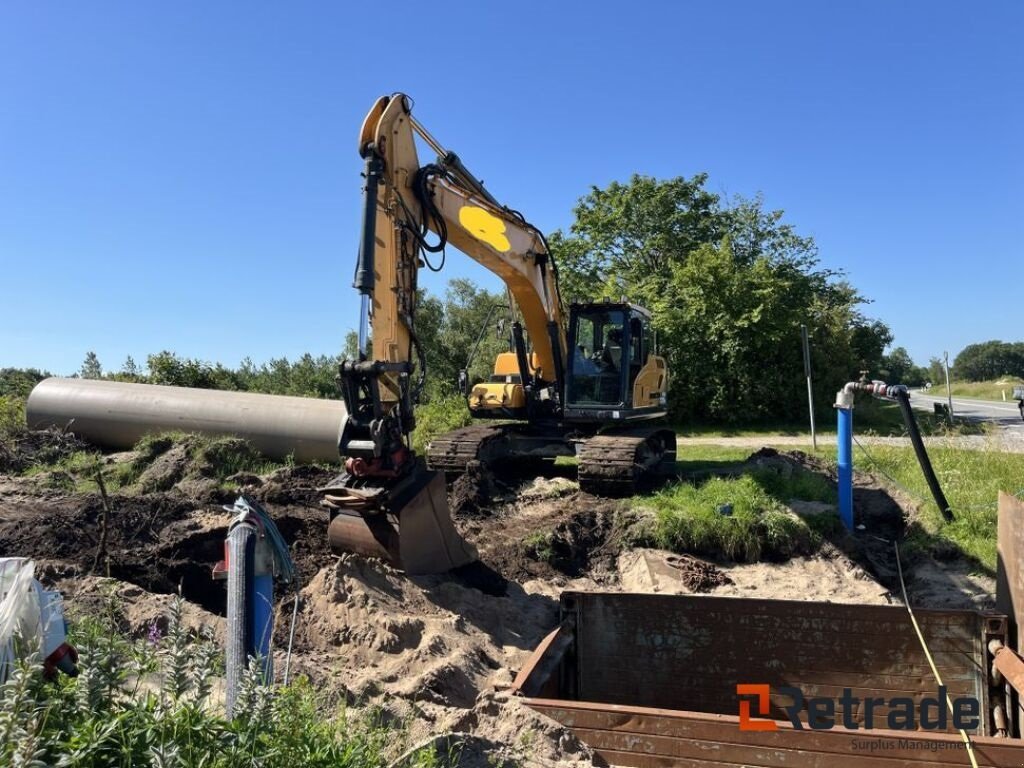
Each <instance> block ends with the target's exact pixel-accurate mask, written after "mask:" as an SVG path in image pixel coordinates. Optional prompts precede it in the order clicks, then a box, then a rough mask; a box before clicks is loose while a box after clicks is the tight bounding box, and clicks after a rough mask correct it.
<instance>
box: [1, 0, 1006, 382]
mask: <svg viewBox="0 0 1024 768" xmlns="http://www.w3.org/2000/svg"><path fill="white" fill-rule="evenodd" d="M1022 40H1024V4H1022V3H1016V2H1006V3H997V2H984V3H973V4H968V3H963V2H960V3H948V2H934V1H932V0H929V1H927V2H925V1H921V2H894V1H892V0H884V1H883V0H877V1H876V2H848V3H838V2H820V1H818V2H803V3H798V2H753V1H751V2H714V3H710V2H703V3H697V2H660V3H655V2H630V3H602V2H545V3H533V2H516V3H501V4H499V3H482V2H472V3H447V2H417V3H414V4H404V3H399V2H391V3H362V4H357V3H342V2H322V3H317V2H299V3H277V2H273V3H272V2H252V3H249V2H246V3H241V2H239V3H227V2H223V3H209V2H174V3H140V2H123V3H114V2H98V1H97V2H88V3H83V2H78V3H76V2H64V3H57V2H31V1H24V2H23V1H16V0H7V1H6V2H4V3H3V4H2V5H0V281H2V282H0V288H2V292H0V366H7V365H14V366H36V367H41V368H47V369H50V370H51V371H54V372H61V373H69V372H72V371H74V370H76V369H77V368H78V366H79V364H80V362H81V360H82V358H83V357H84V355H85V352H86V351H87V350H89V349H94V350H95V351H96V352H97V353H98V355H99V357H100V360H101V361H102V362H103V363H104V365H105V366H106V367H108V368H118V367H120V365H121V363H122V361H123V360H124V358H125V356H126V355H128V354H131V355H133V356H134V357H135V359H136V360H137V361H139V362H140V363H141V362H142V361H143V360H144V358H145V355H146V354H147V353H151V352H156V351H159V350H161V349H171V350H174V351H176V352H178V353H179V354H182V355H188V356H193V357H199V358H203V359H207V360H220V361H223V362H226V363H229V364H234V363H237V362H238V361H239V360H240V359H241V358H243V357H245V356H250V357H252V358H253V359H254V360H257V361H261V360H265V359H267V358H269V357H272V356H280V355H287V356H289V357H294V356H296V355H298V354H300V353H302V352H304V351H307V350H308V351H311V352H314V353H334V352H337V351H338V350H339V349H340V346H341V343H342V340H343V337H344V333H345V331H346V329H348V328H351V327H353V326H354V325H355V323H356V306H357V303H356V300H355V295H354V292H353V291H352V289H351V288H350V283H351V278H352V270H353V263H354V259H355V252H356V242H357V234H358V222H359V195H360V178H359V172H360V169H361V165H360V160H359V158H358V155H357V153H356V134H357V131H358V128H359V125H360V122H361V120H362V117H363V115H364V113H365V111H366V110H367V108H368V107H369V106H370V105H371V104H372V102H373V100H374V99H375V98H376V97H377V96H378V95H381V94H383V93H389V92H391V91H394V90H402V91H405V92H407V93H409V94H411V95H412V96H413V97H414V99H415V102H416V114H417V115H418V117H419V118H420V119H421V120H422V121H423V122H424V123H425V124H426V125H427V126H428V127H429V128H430V129H431V130H432V132H433V133H434V134H435V136H437V137H438V138H439V139H440V140H441V141H442V142H444V143H445V144H446V145H448V146H449V147H451V148H454V149H455V150H457V151H458V152H459V153H460V154H461V155H462V157H463V158H464V159H465V161H466V162H467V165H469V166H470V167H471V168H472V169H473V170H474V171H475V172H476V174H477V175H478V176H480V177H482V178H483V179H484V180H485V181H486V182H487V183H488V186H489V188H490V189H491V190H492V191H493V192H494V193H495V194H496V195H497V196H498V197H499V198H500V199H502V200H503V201H505V202H507V203H508V204H510V205H513V206H514V207H516V208H519V209H521V210H523V211H524V212H526V213H527V215H528V216H529V217H530V218H531V220H533V221H534V222H535V223H537V224H538V225H539V226H541V227H543V228H545V229H548V230H551V229H554V228H557V227H564V226H566V225H568V224H569V222H570V221H571V209H572V206H573V204H574V202H575V201H576V199H577V198H578V197H579V196H580V195H582V194H584V193H585V192H586V191H587V190H588V188H589V187H590V185H595V184H596V185H604V184H606V183H608V182H610V181H612V180H613V179H626V178H628V176H629V175H630V174H631V173H633V172H634V171H637V172H641V173H647V174H654V175H657V176H661V177H668V176H673V175H680V174H683V175H690V174H693V173H696V172H698V171H707V172H708V173H710V175H711V180H710V186H711V188H712V189H713V190H714V191H718V192H723V193H727V194H734V193H739V194H743V195H753V194H755V193H757V192H759V191H760V192H763V193H764V196H765V199H766V201H767V203H768V205H769V206H771V207H776V208H782V209H784V210H785V211H786V215H787V219H788V220H789V221H791V222H792V223H794V224H795V225H796V226H797V227H798V229H799V230H800V231H801V232H803V233H805V234H811V235H813V236H814V237H815V238H816V239H817V241H818V244H819V246H820V248H821V254H822V258H823V261H824V263H825V264H826V265H827V266H829V267H833V268H839V269H843V270H845V271H846V272H847V273H848V275H849V278H850V280H851V281H852V282H853V283H854V284H855V285H856V286H857V287H858V288H860V289H861V291H862V292H863V293H864V294H865V295H867V296H869V297H871V298H872V299H874V304H872V305H871V306H870V307H868V308H867V309H868V312H869V313H871V314H873V315H876V316H878V317H880V318H882V319H884V320H885V321H886V322H888V323H889V324H890V325H891V327H892V328H893V330H894V332H895V334H896V343H897V344H902V345H904V346H906V347H907V348H908V349H909V350H910V352H911V354H912V355H913V356H914V357H915V358H916V359H917V360H918V362H920V363H924V362H926V361H927V358H928V357H929V356H930V355H935V354H940V353H941V352H942V350H943V349H945V348H948V349H949V350H950V351H951V352H954V353H955V352H956V351H957V350H959V349H960V348H961V347H962V346H964V345H965V344H967V343H969V342H972V341H977V340H983V339H989V338H1007V339H1009V338H1013V339H1020V338H1021V337H1022V336H1024V329H1022V327H1021V317H1020V312H1019V311H1018V307H1019V306H1020V294H1021V291H1022V288H1024V277H1022V275H1021V273H1020V271H1019V269H1018V266H1019V265H1020V264H1021V262H1022V260H1024V253H1022V250H1021V249H1022V243H1024V210H1022V208H1024V149H1022V141H1024V44H1022V42H1021V41H1022ZM454 276H468V277H471V278H472V279H474V280H477V281H478V282H480V283H482V284H485V285H488V286H490V287H497V283H496V281H495V280H494V278H492V277H491V276H490V275H489V274H487V273H486V272H484V271H483V270H481V269H480V268H479V267H477V266H476V265H473V264H470V263H468V260H467V259H465V258H463V257H461V256H460V255H459V254H455V255H454V256H453V257H452V258H450V259H449V266H448V268H447V270H446V273H445V275H444V276H443V277H442V278H440V279H439V278H437V277H435V276H434V275H430V274H424V275H423V277H424V279H423V283H424V284H425V285H426V286H427V287H428V288H430V289H433V290H435V291H437V290H440V289H441V288H442V287H443V283H444V281H445V280H446V279H447V278H449V277H454Z"/></svg>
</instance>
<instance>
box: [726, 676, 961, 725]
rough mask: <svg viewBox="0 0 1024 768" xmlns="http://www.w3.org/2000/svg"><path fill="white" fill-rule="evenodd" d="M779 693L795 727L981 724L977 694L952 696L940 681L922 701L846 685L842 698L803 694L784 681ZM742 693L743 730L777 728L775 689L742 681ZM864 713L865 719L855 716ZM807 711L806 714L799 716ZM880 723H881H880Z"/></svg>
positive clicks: (781, 706)
mask: <svg viewBox="0 0 1024 768" xmlns="http://www.w3.org/2000/svg"><path fill="white" fill-rule="evenodd" d="M775 693H776V694H778V697H780V698H786V699H790V700H791V702H792V703H790V704H783V703H780V701H779V699H776V702H775V703H776V709H777V710H782V712H784V713H785V717H783V718H778V719H779V720H783V721H785V720H789V722H790V723H792V725H793V727H794V728H795V729H796V730H798V731H800V730H803V729H804V728H810V729H811V730H813V731H827V730H829V729H830V728H833V727H835V726H836V725H837V724H838V725H840V726H842V727H843V728H849V729H850V730H854V731H856V730H858V729H860V728H863V729H865V730H871V729H872V728H876V727H877V728H888V729H889V730H890V731H917V730H921V731H945V730H947V729H948V728H949V727H950V726H952V727H953V728H955V729H957V730H965V731H970V730H974V729H975V728H977V727H978V726H979V724H980V723H981V704H980V703H979V701H978V700H977V699H976V698H975V697H973V696H959V697H957V698H955V699H950V698H949V695H948V693H947V690H946V686H944V685H942V686H939V690H938V692H937V694H936V696H934V697H932V696H925V697H922V698H921V701H920V703H917V702H915V701H914V699H912V698H910V697H909V696H894V697H893V698H890V699H884V698H881V697H873V696H869V697H867V698H861V697H859V696H854V695H853V690H852V689H850V688H844V689H843V694H842V696H840V697H839V698H838V699H829V698H825V697H823V696H812V697H810V698H808V697H805V696H804V693H803V691H801V690H800V689H799V688H791V687H788V686H781V687H778V688H776V689H775ZM736 696H737V697H738V698H739V714H740V730H741V731H774V730H777V729H778V722H777V720H776V718H774V717H772V699H771V696H772V688H771V686H769V685H768V684H767V683H740V684H738V685H737V686H736ZM855 712H859V713H861V717H862V718H863V720H862V721H859V720H856V719H854V713H855ZM801 715H804V718H805V719H801ZM876 723H877V724H876Z"/></svg>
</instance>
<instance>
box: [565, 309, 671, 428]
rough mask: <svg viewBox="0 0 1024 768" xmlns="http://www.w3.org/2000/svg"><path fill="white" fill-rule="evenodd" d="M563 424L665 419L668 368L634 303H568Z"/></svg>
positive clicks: (645, 313)
mask: <svg viewBox="0 0 1024 768" xmlns="http://www.w3.org/2000/svg"><path fill="white" fill-rule="evenodd" d="M569 351H570V354H569V361H568V370H567V372H566V373H567V375H566V387H565V390H566V394H565V418H566V420H567V421H577V422H580V421H584V422H585V421H591V422H602V423H606V422H616V421H633V420H637V419H651V418H658V417H660V416H664V415H665V408H666V402H665V396H666V393H667V368H666V365H665V358H663V357H660V356H659V355H658V353H657V347H656V341H655V334H654V329H653V328H652V326H651V315H650V313H649V312H648V311H647V310H646V309H644V308H643V307H639V306H637V305H635V304H629V303H618V304H614V303H611V302H601V303H588V304H573V305H572V307H571V308H570V311H569Z"/></svg>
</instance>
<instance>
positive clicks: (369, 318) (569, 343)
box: [321, 93, 676, 573]
mask: <svg viewBox="0 0 1024 768" xmlns="http://www.w3.org/2000/svg"><path fill="white" fill-rule="evenodd" d="M417 136H418V137H419V138H420V139H421V140H422V141H423V142H424V143H425V144H426V146H427V147H429V148H430V149H431V150H433V151H434V152H436V153H437V159H436V161H435V162H433V163H428V164H426V165H422V166H421V165H420V163H419V159H418V153H417V147H416V137H417ZM359 153H360V155H361V156H362V158H363V159H364V160H365V163H366V168H365V187H364V202H363V219H362V234H361V238H360V245H359V255H358V261H357V264H356V273H355V280H354V283H353V287H354V288H355V289H356V290H357V291H358V292H359V294H360V295H361V307H360V315H359V318H360V322H359V355H358V359H357V360H345V361H343V362H342V363H341V366H340V372H339V381H340V383H341V389H342V396H343V398H344V401H345V405H346V408H347V416H346V417H345V420H344V423H343V424H342V425H341V431H340V437H339V450H340V452H341V455H342V456H343V457H344V459H345V463H344V468H345V471H344V473H343V474H341V475H340V476H339V477H338V478H336V479H335V480H334V481H333V482H332V483H331V484H330V485H329V486H328V487H326V488H323V489H321V493H322V498H323V502H324V504H325V505H326V506H328V507H329V508H330V513H331V522H330V525H329V528H328V532H329V533H328V535H329V539H330V543H331V546H332V548H334V549H335V550H336V551H352V552H359V553H362V554H367V555H373V556H377V557H382V558H384V559H386V560H389V561H391V562H392V563H394V564H395V565H396V566H398V567H400V568H402V569H404V570H405V571H406V572H408V573H438V572H442V571H447V570H450V569H452V568H456V567H459V566H461V565H464V564H466V563H469V562H471V561H473V560H475V559H476V552H475V551H474V550H473V547H472V546H471V545H470V544H468V543H467V542H466V541H464V540H463V539H462V538H461V537H460V536H459V534H458V533H457V532H456V530H455V528H454V526H453V524H452V521H451V517H450V515H449V512H448V503H447V495H446V485H445V478H446V477H449V478H450V477H451V476H453V475H457V474H459V473H461V472H465V471H466V470H467V468H469V467H470V466H471V465H473V464H474V463H479V464H482V465H485V466H487V465H491V466H493V465H496V464H498V463H499V462H501V463H502V464H503V465H507V464H508V462H527V461H530V462H536V461H544V460H553V459H554V458H555V457H558V456H576V457H577V459H578V466H579V469H578V472H579V481H580V487H581V489H582V490H584V491H587V492H589V493H594V494H599V495H612V496H620V495H625V494H629V493H632V492H633V491H634V490H635V489H636V488H637V487H638V485H640V484H641V483H643V482H644V481H645V480H646V479H647V478H649V477H651V476H652V475H654V474H657V473H658V472H659V471H661V470H662V469H663V468H665V467H670V466H672V465H674V463H675V450H676V438H675V433H674V432H673V431H672V430H671V429H668V428H666V427H664V426H660V425H657V424H653V423H652V422H653V421H654V420H656V419H662V418H663V417H664V416H665V415H666V395H667V391H668V376H667V368H666V364H665V359H664V358H663V357H661V356H659V355H658V354H657V348H656V338H655V334H654V330H653V328H652V326H651V316H650V313H648V312H647V310H645V309H643V308H642V307H639V306H637V305H635V304H631V303H629V302H628V301H626V300H622V301H619V302H608V301H605V302H593V303H585V304H573V305H571V306H570V307H569V308H568V311H566V308H565V306H564V305H563V303H562V299H561V296H560V294H559V286H558V270H557V267H556V265H555V262H554V260H553V258H552V255H551V252H550V250H549V248H548V245H547V242H546V240H545V238H544V235H543V234H542V233H541V232H540V230H538V229H537V228H536V227H534V226H533V225H531V224H530V223H529V222H528V221H527V220H526V218H525V217H524V216H523V215H522V214H521V213H519V212H518V211H515V210H513V209H511V208H508V207H506V206H504V205H502V204H501V203H499V202H498V201H497V200H496V199H495V198H494V196H493V195H491V193H490V192H489V191H488V190H486V189H485V188H484V185H483V184H482V183H481V182H480V181H479V180H477V178H476V177H475V176H473V174H471V173H470V172H469V171H468V170H467V169H466V167H465V166H464V165H463V163H462V161H461V160H460V159H459V157H458V155H456V154H455V153H454V152H449V151H447V150H445V149H444V148H443V147H442V146H441V145H440V144H439V143H438V142H437V141H436V140H435V139H434V137H433V136H431V135H430V133H429V132H428V131H427V130H426V129H425V128H424V127H423V126H422V125H421V124H420V123H419V122H418V121H417V120H416V119H415V118H414V117H413V115H412V105H411V101H410V99H409V97H407V96H405V95H403V94H400V93H399V94H394V95H392V96H384V97H382V98H380V99H379V100H378V101H377V102H376V103H375V104H374V105H373V108H372V109H371V110H370V112H369V113H368V114H367V116H366V119H365V120H364V122H363V126H362V130H361V131H360V134H359ZM448 246H453V247H454V248H456V249H458V250H459V251H461V252H462V253H464V254H466V255H467V256H469V257H470V258H472V259H473V260H475V261H476V262H478V263H480V264H482V265H483V266H485V267H486V268H488V269H489V270H491V271H492V272H494V273H495V274H496V275H498V276H499V277H500V278H501V279H502V281H503V282H504V283H505V286H506V288H507V290H508V295H509V308H510V311H511V312H512V314H513V322H512V325H511V332H510V333H509V349H508V351H506V352H502V353H500V354H498V355H497V359H496V360H495V362H494V367H493V374H492V375H491V376H490V377H489V379H488V380H487V381H483V382H479V383H472V382H470V381H469V379H468V373H467V372H466V371H465V370H464V371H462V372H460V375H459V382H458V385H459V388H460V390H461V391H462V392H463V394H464V395H466V396H467V401H468V407H469V412H470V414H471V415H472V416H473V418H474V419H480V420H482V421H481V423H479V424H475V425H473V426H469V427H466V428H464V429H459V430H455V431H454V432H451V433H449V434H446V435H443V436H441V437H437V438H435V439H434V440H432V441H431V443H430V444H429V446H428V448H427V455H426V466H424V465H423V463H421V462H420V461H419V460H418V459H417V457H416V456H415V455H414V454H413V451H412V449H411V447H410V446H411V442H410V433H411V432H412V430H413V428H414V426H415V416H414V411H413V406H414V405H415V404H416V403H417V401H418V399H419V396H420V394H421V393H422V391H423V386H424V382H425V377H426V360H425V357H424V353H423V349H422V346H421V345H420V343H419V340H418V338H417V336H416V300H417V294H416V284H417V274H418V271H419V269H420V268H421V267H423V266H426V265H429V264H430V263H431V262H430V259H431V255H432V254H442V256H441V258H443V253H444V251H445V249H446V247H448ZM434 258H435V259H436V258H438V257H437V256H434ZM371 331H372V334H371ZM371 337H372V349H371V348H370V347H371V341H370V340H371Z"/></svg>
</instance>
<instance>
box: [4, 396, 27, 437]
mask: <svg viewBox="0 0 1024 768" xmlns="http://www.w3.org/2000/svg"><path fill="white" fill-rule="evenodd" d="M24 430H25V400H24V399H23V398H20V397H16V396H0V440H2V439H4V438H6V437H10V436H11V435H16V434H18V433H20V432H23V431H24Z"/></svg>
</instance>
